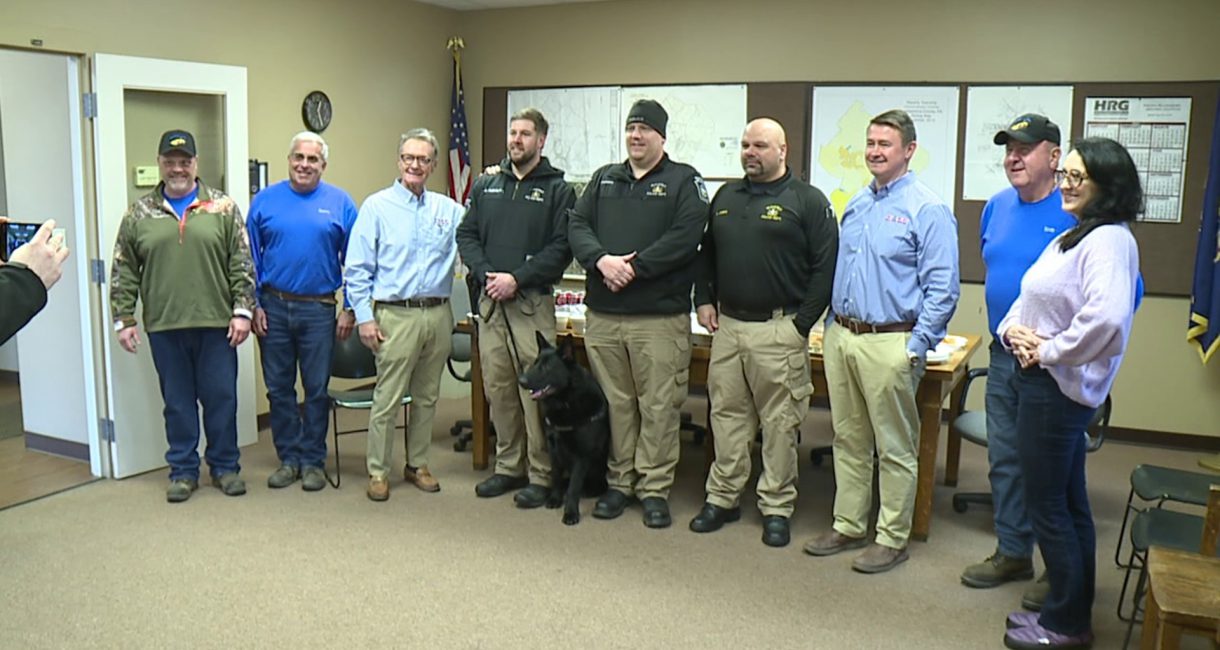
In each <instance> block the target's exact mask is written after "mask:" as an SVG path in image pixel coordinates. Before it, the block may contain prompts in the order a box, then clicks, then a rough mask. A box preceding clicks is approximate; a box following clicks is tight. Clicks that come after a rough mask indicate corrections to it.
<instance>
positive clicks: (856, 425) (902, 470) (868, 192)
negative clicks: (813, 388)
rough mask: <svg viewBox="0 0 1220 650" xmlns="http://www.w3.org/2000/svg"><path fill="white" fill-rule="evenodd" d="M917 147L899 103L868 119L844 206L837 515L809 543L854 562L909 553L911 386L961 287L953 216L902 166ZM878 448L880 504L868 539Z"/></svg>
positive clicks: (834, 404) (831, 357)
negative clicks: (862, 165)
mask: <svg viewBox="0 0 1220 650" xmlns="http://www.w3.org/2000/svg"><path fill="white" fill-rule="evenodd" d="M915 148H916V144H915V125H914V123H913V122H912V121H911V117H910V116H909V115H907V114H906V112H904V111H900V110H892V111H886V112H885V113H882V114H880V115H878V116H876V117H874V118H873V119H872V120H871V121H870V123H869V126H868V139H867V143H866V148H865V161H866V162H867V164H868V169H869V172H870V173H871V174H872V175H873V182H872V183H870V184H869V185H868V187H865V188H863V189H861V190H860V191H859V192H857V193H856V195H855V196H854V197H852V200H851V201H850V202H849V203H848V204H847V209H846V210H845V211H844V213H843V219H842V223H841V230H840V234H839V257H838V263H837V265H836V268H835V280H834V290H833V293H832V295H831V302H830V310H831V312H832V316H831V317H830V318H829V319H828V325H827V328H826V335H825V339H824V342H823V348H824V359H825V367H826V379H827V385H828V388H829V389H830V405H831V414H832V418H833V422H834V428H835V439H834V461H835V482H836V493H835V505H834V527H833V528H832V529H831V530H830V531H829V532H827V533H824V534H822V535H820V536H818V537H816V538H814V539H813V540H811V541H810V542H809V543H808V544H806V545H805V552H807V553H809V554H810V555H819V556H821V555H833V554H835V553H839V552H841V551H845V550H848V549H853V548H862V547H865V546H867V547H868V548H867V549H866V550H865V551H864V552H863V553H861V554H860V555H859V556H858V557H856V558H855V560H854V561H853V562H852V568H853V569H855V570H856V571H859V572H861V573H880V572H882V571H888V570H890V569H892V568H894V567H895V566H897V565H898V564H900V563H902V562H904V561H905V560H906V559H907V550H906V547H907V540H908V538H909V537H910V533H911V521H912V518H913V515H914V503H915V489H916V485H917V483H918V474H919V464H918V456H917V450H918V448H919V408H918V405H917V403H916V401H915V392H916V388H917V387H918V386H919V381H920V379H922V377H923V373H924V362H925V357H926V356H927V353H928V351H929V350H931V349H933V348H935V347H936V344H937V343H939V342H940V341H941V339H943V338H944V337H945V328H946V327H947V325H948V323H949V319H950V318H951V317H952V316H953V311H954V310H955V309H956V308H957V299H958V295H959V290H960V288H959V285H958V260H957V250H958V249H957V220H956V219H955V218H954V217H953V213H952V211H950V209H949V206H947V205H945V203H944V201H942V200H941V199H940V198H938V197H937V196H936V194H935V193H934V192H933V191H932V190H931V189H930V188H928V186H926V185H924V184H923V183H922V182H920V181H919V180H918V179H916V178H915V175H914V174H913V173H911V172H910V171H909V169H908V168H909V166H910V162H911V157H912V156H913V155H914V154H915ZM874 450H875V451H876V454H877V458H878V461H879V462H880V467H879V472H878V474H879V477H880V479H879V480H880V492H881V512H880V513H879V514H878V516H877V535H876V538H875V540H874V541H873V543H872V544H869V540H868V538H867V537H866V536H865V533H866V531H867V530H868V515H869V511H870V510H871V508H872V495H873V452H874Z"/></svg>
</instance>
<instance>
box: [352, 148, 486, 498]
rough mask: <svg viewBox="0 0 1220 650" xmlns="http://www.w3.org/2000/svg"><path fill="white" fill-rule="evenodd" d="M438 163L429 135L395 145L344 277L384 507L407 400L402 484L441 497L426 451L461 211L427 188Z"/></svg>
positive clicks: (364, 211)
mask: <svg viewBox="0 0 1220 650" xmlns="http://www.w3.org/2000/svg"><path fill="white" fill-rule="evenodd" d="M436 156H437V145H436V137H435V136H433V135H432V133H431V132H430V131H428V130H427V129H412V130H411V131H408V132H407V133H406V135H404V136H402V138H401V140H399V143H398V171H399V174H400V178H399V179H398V180H396V181H394V184H393V185H391V186H390V187H388V188H386V189H384V190H381V191H380V192H377V193H375V194H373V195H372V196H369V197H368V198H367V199H365V200H364V205H362V206H360V214H359V216H357V217H356V225H355V226H353V228H352V235H351V242H350V243H349V244H348V248H347V266H346V268H345V269H344V273H343V277H344V279H345V280H346V281H347V294H348V298H349V299H350V300H351V304H352V308H353V309H354V310H355V312H356V323H357V328H358V332H359V334H360V341H361V342H362V343H364V345H365V346H367V347H368V348H369V349H370V350H372V351H373V352H374V353H375V354H376V355H377V388H376V389H375V390H374V391H373V409H372V412H371V413H370V414H369V434H368V458H367V462H368V472H369V487H368V496H369V498H370V499H372V500H374V501H385V500H386V499H388V498H390V485H389V478H388V477H389V473H390V461H391V459H392V457H393V454H394V438H393V436H392V435H390V434H391V433H392V432H393V429H394V419H395V415H396V414H397V412H398V407H399V403H400V400H401V399H402V396H403V395H404V394H409V395H411V398H412V402H411V414H410V422H409V423H408V425H407V437H408V440H407V466H406V469H405V470H404V472H403V474H404V477H405V478H406V480H407V481H408V482H410V483H414V484H415V486H416V487H418V488H419V489H421V490H424V491H425V492H436V491H438V490H440V489H441V488H440V484H439V483H438V482H437V480H436V478H434V477H433V476H432V473H431V472H429V471H428V451H429V449H430V448H431V447H432V419H433V417H434V416H435V415H436V400H437V397H439V394H440V385H441V372H442V371H443V370H444V368H445V359H447V358H448V357H449V348H450V345H451V339H450V336H451V333H452V331H453V313H452V312H451V311H450V307H449V292H450V290H451V289H452V287H453V265H454V261H455V260H456V259H457V240H456V239H455V238H454V235H455V233H456V231H457V226H458V222H459V221H460V220H461V218H462V213H463V212H464V211H465V210H464V209H463V208H462V206H461V204H459V203H458V202H457V201H454V200H453V199H451V198H449V197H448V196H445V195H444V194H438V193H436V192H429V191H428V190H427V189H426V187H425V184H426V183H427V182H428V176H430V175H431V174H432V171H433V170H434V169H436Z"/></svg>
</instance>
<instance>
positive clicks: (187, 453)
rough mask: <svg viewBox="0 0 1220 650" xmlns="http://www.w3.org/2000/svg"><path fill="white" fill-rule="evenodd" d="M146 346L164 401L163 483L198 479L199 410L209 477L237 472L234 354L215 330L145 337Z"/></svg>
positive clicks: (220, 330)
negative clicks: (166, 476)
mask: <svg viewBox="0 0 1220 650" xmlns="http://www.w3.org/2000/svg"><path fill="white" fill-rule="evenodd" d="M148 345H149V348H151V350H152V358H153V365H155V366H156V368H157V379H158V381H159V382H160V383H161V398H162V399H163V400H164V401H165V411H164V415H165V439H166V441H167V442H168V443H169V451H167V452H165V462H167V463H169V479H170V480H171V481H174V480H177V479H193V480H198V479H199V453H198V452H197V451H196V450H197V449H198V447H199V406H200V405H202V406H203V430H204V433H205V434H206V435H207V439H208V445H207V450H206V451H205V452H204V457H205V458H206V459H207V461H208V470H209V472H210V473H211V475H212V476H220V475H221V474H228V473H230V472H240V471H241V465H239V464H238V462H237V461H238V459H239V458H240V456H241V452H239V451H238V449H237V350H235V349H234V348H231V347H229V337H228V331H227V330H226V329H223V328H218V327H199V328H192V329H182V330H170V331H167V332H150V333H149V334H148Z"/></svg>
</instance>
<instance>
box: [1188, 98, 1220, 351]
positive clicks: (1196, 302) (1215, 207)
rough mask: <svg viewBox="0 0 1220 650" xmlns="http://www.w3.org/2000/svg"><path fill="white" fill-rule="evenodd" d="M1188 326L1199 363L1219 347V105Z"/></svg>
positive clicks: (1196, 254) (1189, 339) (1196, 252)
mask: <svg viewBox="0 0 1220 650" xmlns="http://www.w3.org/2000/svg"><path fill="white" fill-rule="evenodd" d="M1190 296H1191V298H1190V325H1189V326H1188V327H1189V329H1187V330H1186V340H1187V341H1190V343H1191V345H1193V346H1194V347H1195V349H1197V350H1198V351H1199V358H1200V359H1202V360H1203V363H1207V362H1208V360H1209V359H1211V356H1212V353H1213V352H1215V351H1216V348H1217V347H1220V105H1217V106H1216V123H1215V125H1214V126H1213V130H1212V151H1211V157H1210V160H1209V164H1208V167H1207V191H1206V193H1204V195H1203V221H1202V223H1200V224H1199V247H1198V248H1197V249H1196V250H1195V281H1194V285H1193V287H1192V288H1191V292H1190Z"/></svg>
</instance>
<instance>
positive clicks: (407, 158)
mask: <svg viewBox="0 0 1220 650" xmlns="http://www.w3.org/2000/svg"><path fill="white" fill-rule="evenodd" d="M398 159H399V160H401V161H402V164H404V165H408V166H409V165H413V164H415V163H419V164H420V166H422V167H427V166H428V165H431V164H432V159H431V158H429V157H428V156H412V155H410V154H405V153H404V154H402V155H400V156H398Z"/></svg>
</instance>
